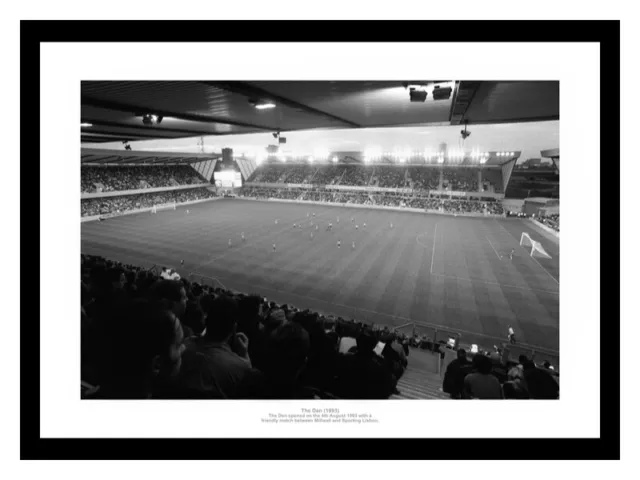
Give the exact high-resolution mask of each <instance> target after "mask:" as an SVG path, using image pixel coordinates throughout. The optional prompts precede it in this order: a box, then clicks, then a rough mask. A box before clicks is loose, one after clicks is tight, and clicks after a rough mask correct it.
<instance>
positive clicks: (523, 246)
mask: <svg viewBox="0 0 640 480" xmlns="http://www.w3.org/2000/svg"><path fill="white" fill-rule="evenodd" d="M559 93H560V83H559V82H557V81H555V82H554V81H547V82H539V81H508V80H505V81H501V80H495V81H473V80H427V79H421V80H413V81H409V80H407V79H404V80H403V79H398V80H396V81H297V82H296V81H234V82H220V81H176V82H166V81H165V82H163V81H85V82H82V85H81V118H79V119H78V123H79V127H80V130H79V135H80V139H81V149H80V159H79V160H80V161H79V162H78V167H79V169H80V179H81V185H80V189H81V193H80V195H81V196H80V207H81V221H82V229H81V287H82V299H81V303H82V305H81V309H82V331H81V335H82V344H81V348H82V352H81V358H82V378H81V383H82V396H83V398H85V399H93V398H97V399H145V398H156V399H161V398H168V399H176V398H183V399H212V400H213V399H280V400H285V399H298V400H305V399H309V400H310V399H367V400H383V399H397V400H400V399H402V400H427V399H434V400H438V399H545V400H555V399H558V398H559V397H560V351H559V330H560V311H559V304H560V268H559V265H560V209H561V207H560V200H561V199H560V149H559V145H560V119H559ZM123 327H124V328H125V330H126V332H127V334H126V335H123V334H122V333H123V332H122V328H123ZM311 420H312V421H323V422H329V423H331V422H335V421H341V422H347V421H350V420H353V421H360V420H364V421H366V420H367V417H366V416H365V417H364V418H362V419H361V418H360V417H355V418H353V419H351V418H347V417H345V416H344V415H340V414H338V415H325V416H322V417H321V418H319V419H313V418H312V419H311Z"/></svg>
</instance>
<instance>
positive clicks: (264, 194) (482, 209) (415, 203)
mask: <svg viewBox="0 0 640 480" xmlns="http://www.w3.org/2000/svg"><path fill="white" fill-rule="evenodd" d="M240 196H243V197H247V198H255V199H269V198H274V199H281V200H282V199H286V200H299V201H312V202H326V203H338V204H356V205H377V206H383V207H408V208H418V209H422V210H431V211H440V212H444V213H451V214H478V215H504V214H505V210H504V208H503V207H502V204H501V203H499V202H495V201H493V202H492V201H471V200H452V199H439V198H429V197H412V196H409V195H404V194H393V193H388V194H386V193H385V194H382V193H376V192H348V191H336V192H331V191H327V190H317V189H295V188H293V189H284V188H282V189H276V188H268V187H251V186H248V187H244V188H243V189H242V191H241V192H240Z"/></svg>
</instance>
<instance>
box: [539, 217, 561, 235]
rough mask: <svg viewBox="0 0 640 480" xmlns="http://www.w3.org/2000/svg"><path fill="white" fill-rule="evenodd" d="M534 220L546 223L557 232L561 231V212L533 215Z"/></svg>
mask: <svg viewBox="0 0 640 480" xmlns="http://www.w3.org/2000/svg"><path fill="white" fill-rule="evenodd" d="M533 218H534V220H536V221H538V222H540V223H542V224H543V225H546V226H547V227H550V228H553V229H554V230H555V231H556V232H559V231H560V214H559V213H554V214H552V215H536V216H534V217H533Z"/></svg>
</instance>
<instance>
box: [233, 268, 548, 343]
mask: <svg viewBox="0 0 640 480" xmlns="http://www.w3.org/2000/svg"><path fill="white" fill-rule="evenodd" d="M434 276H442V275H437V274H434ZM451 278H457V277H451ZM463 280H464V279H463ZM235 283H238V284H241V285H242V284H243V285H249V283H246V282H242V281H239V282H238V281H236V282H235ZM251 286H252V287H255V288H257V289H259V290H264V291H267V292H269V291H271V292H275V293H276V296H279V295H278V294H283V295H289V296H292V297H298V298H302V299H307V300H313V301H315V302H319V303H321V304H325V305H328V306H333V305H335V306H336V307H341V308H344V309H346V310H351V311H353V312H354V313H356V315H357V313H358V312H365V313H370V314H373V315H380V316H382V317H386V318H390V319H392V320H402V321H406V322H414V323H418V324H419V323H420V320H413V319H411V318H408V317H405V316H402V315H392V314H390V313H384V312H378V311H376V310H369V309H366V308H361V307H354V306H351V305H345V304H344V303H337V302H330V301H328V300H326V299H322V298H318V297H314V296H311V295H301V294H299V293H294V292H289V291H286V290H281V289H278V288H274V287H273V286H266V285H261V284H257V283H253V282H251ZM503 286H504V285H503ZM518 288H522V287H518ZM551 293H553V292H551ZM317 310H325V309H323V308H319V309H317ZM328 310H331V308H328ZM325 314H327V312H325ZM329 314H330V313H329ZM333 314H334V315H339V314H337V313H336V312H335V311H333ZM390 326H391V327H394V326H393V325H390ZM418 326H420V325H418ZM429 327H430V328H434V327H435V328H438V329H440V330H443V331H449V332H458V333H462V334H466V335H475V336H479V337H483V338H489V339H492V340H493V341H500V342H504V339H503V338H502V337H494V336H492V335H487V334H485V333H481V332H473V331H471V330H463V329H461V328H457V327H453V326H447V325H439V324H436V323H431V324H429ZM394 328H395V327H394ZM516 346H520V347H523V348H529V349H536V350H539V351H540V352H541V353H547V354H552V355H558V354H559V352H558V351H557V350H554V349H551V348H545V347H536V346H534V345H530V344H528V343H521V342H518V343H517V345H516ZM543 350H544V352H543Z"/></svg>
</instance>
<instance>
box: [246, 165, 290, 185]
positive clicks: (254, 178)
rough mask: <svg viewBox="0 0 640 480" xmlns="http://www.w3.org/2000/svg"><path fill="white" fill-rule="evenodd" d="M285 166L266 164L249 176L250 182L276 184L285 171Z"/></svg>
mask: <svg viewBox="0 0 640 480" xmlns="http://www.w3.org/2000/svg"><path fill="white" fill-rule="evenodd" d="M287 170H288V169H287V165H283V164H279V163H268V164H266V165H263V166H262V167H259V168H257V169H256V170H255V171H254V172H253V173H252V174H251V176H250V178H249V181H250V182H259V183H260V182H261V183H278V182H279V181H280V179H281V177H283V176H284V174H285V172H286V171H287Z"/></svg>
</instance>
